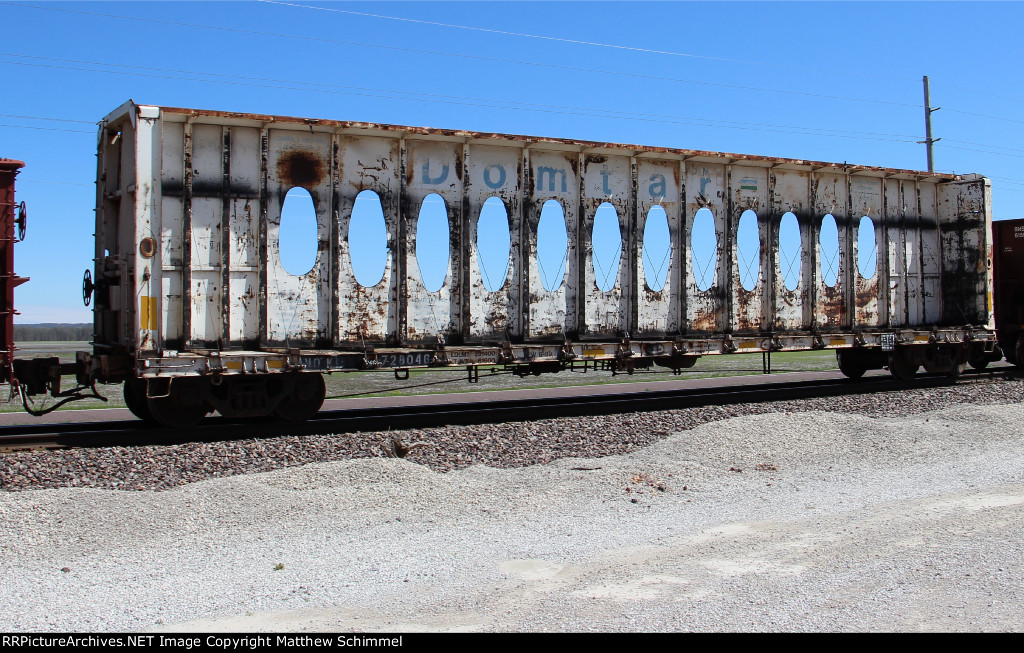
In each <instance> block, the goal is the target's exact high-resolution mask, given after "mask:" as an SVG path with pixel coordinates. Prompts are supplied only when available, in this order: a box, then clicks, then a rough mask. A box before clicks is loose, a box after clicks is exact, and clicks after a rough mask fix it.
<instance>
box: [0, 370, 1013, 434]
mask: <svg viewBox="0 0 1024 653" xmlns="http://www.w3.org/2000/svg"><path fill="white" fill-rule="evenodd" d="M1019 374H1020V371H1019V370H1017V369H1016V368H1012V367H1008V366H1000V367H995V368H993V369H987V370H983V371H977V370H969V371H968V372H966V373H965V374H964V375H963V376H961V377H960V379H959V380H958V381H957V383H971V382H977V381H979V380H983V379H989V378H1003V377H1006V376H1011V377H1017V376H1019ZM951 384H952V382H951V381H950V380H949V379H947V378H946V377H944V376H942V375H925V376H919V377H917V378H915V379H913V380H911V381H899V380H896V379H893V378H892V377H889V376H888V375H885V376H876V377H866V378H864V379H860V380H858V381H850V380H849V379H845V378H837V379H825V380H814V381H782V382H777V383H766V384H758V385H736V386H731V385H726V386H717V387H712V388H701V389H693V388H689V389H687V388H682V389H679V388H676V389H671V390H656V391H644V392H637V391H632V392H621V393H617V394H593V395H578V396H573V397H568V398H567V397H547V398H545V397H541V398H537V397H532V398H528V399H502V400H498V401H488V402H481V401H472V402H467V401H458V400H457V399H456V400H453V401H452V402H450V403H445V404H433V405H415V406H388V407H374V408H347V409H344V410H324V411H321V412H320V413H318V414H317V415H316V416H315V417H314V418H313V419H310V420H309V421H307V422H300V423H289V422H268V421H266V420H265V419H254V420H237V419H236V420H228V419H225V418H223V417H210V418H207V419H206V420H205V421H204V422H203V423H202V424H200V425H199V426H196V427H192V428H191V429H188V430H185V431H175V430H171V429H165V428H153V427H151V426H149V425H147V424H145V423H143V422H141V421H135V420H127V421H126V420H118V421H107V422H84V423H83V422H79V423H68V424H22V425H10V426H4V427H0V453H8V452H12V451H25V450H33V449H64V448H72V447H76V448H83V447H109V446H141V445H171V444H180V443H184V442H216V441H223V440H233V439H243V438H261V437H273V436H283V435H312V434H324V433H355V432H360V431H367V432H372V431H386V430H389V429H390V430H392V431H401V430H404V429H411V428H427V427H435V426H444V425H473V424H486V423H500V422H515V421H524V420H538V419H552V418H558V417H576V416H585V415H590V416H592V415H613V414H619V413H628V412H650V411H658V410H673V409H680V408H691V407H696V406H715V405H729V404H742V403H754V402H771V401H793V400H799V399H810V398H820V397H830V396H841V395H854V394H867V393H879V392H896V391H901V390H920V389H926V388H934V387H941V386H948V385H951Z"/></svg>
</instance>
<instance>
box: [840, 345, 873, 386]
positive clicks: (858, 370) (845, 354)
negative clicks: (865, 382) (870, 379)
mask: <svg viewBox="0 0 1024 653" xmlns="http://www.w3.org/2000/svg"><path fill="white" fill-rule="evenodd" d="M836 362H837V363H839V371H840V372H842V373H843V375H845V376H846V377H847V378H850V379H859V378H860V377H862V376H864V372H867V371H868V366H867V365H866V364H865V363H864V357H863V356H860V355H859V352H854V351H851V350H848V349H837V350H836Z"/></svg>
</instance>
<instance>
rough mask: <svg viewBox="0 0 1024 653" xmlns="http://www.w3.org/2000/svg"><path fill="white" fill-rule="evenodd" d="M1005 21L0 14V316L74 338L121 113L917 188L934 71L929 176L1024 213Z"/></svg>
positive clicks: (133, 10)
mask: <svg viewBox="0 0 1024 653" xmlns="http://www.w3.org/2000/svg"><path fill="white" fill-rule="evenodd" d="M371 14H372V15H371ZM1022 19H1024V5H1022V4H1020V3H1014V2H1006V3H956V2H949V3H945V2H944V3H929V2H919V3H824V2H822V3H818V2H806V3H772V2H756V3H743V2H735V3H732V2H726V3H700V2H661V3H643V2H567V3H551V2H545V3H540V2H527V3H500V2H486V3H484V2H450V3H418V2H378V3H365V2H362V3H360V2H333V3H313V2H309V3H306V2H301V3H290V4H286V3H269V2H229V3H212V2H210V3H207V2H185V3H181V2H150V3H134V2H116V3H104V2H81V3H77V2H66V3H44V2H25V3H17V2H15V3H7V2H0V25H3V27H4V33H5V39H4V45H2V46H0V52H2V54H0V75H2V77H0V78H2V79H3V81H4V88H5V92H4V101H3V105H2V108H0V156H4V157H8V158H15V159H21V160H24V161H25V162H26V163H27V166H26V168H25V170H24V171H23V172H22V174H21V176H20V177H19V179H18V195H19V199H23V200H25V201H26V202H27V203H28V205H29V208H30V219H29V232H28V239H27V240H26V241H25V242H24V243H20V244H19V245H18V249H17V254H16V256H17V259H16V260H17V271H18V273H19V274H21V275H22V276H29V277H31V278H32V281H31V282H29V283H28V284H26V285H23V286H21V287H19V288H18V290H17V291H16V293H17V294H16V300H17V305H18V307H19V309H20V310H21V312H22V315H21V316H19V317H18V321H19V322H26V323H27V322H45V321H90V320H91V313H90V312H89V311H88V310H87V309H85V308H84V307H83V306H82V302H81V290H80V287H81V277H82V272H83V271H84V270H85V269H86V268H87V267H89V268H91V267H92V261H91V259H92V256H93V252H92V233H93V208H94V196H93V185H92V182H93V179H94V177H95V157H94V152H95V123H96V121H98V120H99V119H100V118H102V117H103V116H104V115H106V114H107V113H108V112H109V111H111V110H112V109H114V108H115V107H117V106H118V105H120V104H121V103H122V102H124V101H125V100H127V99H128V98H132V99H134V100H135V101H137V102H140V103H147V104H162V105H170V106H183V107H195V108H204V109H220V110H229V111H242V112H256V113H269V114H282V115H296V116H308V117H318V118H331V119H339V120H366V121H373V122H385V123H395V124H407V125H416V126H431V127H445V128H458V129H469V130H479V131H488V132H506V133H518V134H533V135H542V136H555V137H564V138H579V139H586V140H595V141H612V142H622V143H638V144H645V145H657V146H666V147H680V148H693V149H706V150H718V151H728V152H741V153H750V154H761V155H769V156H781V157H793V158H806V159H814V160H822V161H849V162H851V163H858V164H867V165H878V166H888V167H895V168H911V169H924V168H925V167H926V159H925V149H924V146H923V145H919V144H917V142H916V141H919V140H922V139H923V138H924V120H923V113H924V112H923V108H922V86H921V77H922V75H929V76H930V79H931V94H932V105H933V106H936V107H941V109H940V110H939V111H937V112H935V113H934V115H933V130H934V136H935V137H939V138H941V139H942V140H941V141H940V142H939V143H937V144H936V146H935V168H936V169H937V170H940V171H946V172H958V173H966V172H978V173H982V174H985V175H987V176H989V177H990V178H991V179H992V185H993V209H994V210H993V213H994V215H995V217H996V218H997V219H1007V218H1020V217H1024V171H1022V170H1021V163H1022V161H1024V136H1022V130H1021V127H1022V126H1024V117H1022V113H1021V111H1020V109H1021V107H1022V103H1024V91H1021V89H1020V86H1021V78H1022V75H1021V73H1020V61H1021V58H1022V57H1021V55H1022V47H1021V45H1020V39H1019V29H1020V25H1021V24H1022V22H1024V21H1022ZM469 28H473V29H469ZM290 201H291V200H290ZM612 249H614V247H612Z"/></svg>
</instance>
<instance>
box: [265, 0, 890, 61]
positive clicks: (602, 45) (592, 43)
mask: <svg viewBox="0 0 1024 653" xmlns="http://www.w3.org/2000/svg"><path fill="white" fill-rule="evenodd" d="M255 1H256V2H262V3H263V4H270V5H281V6H284V7H295V8H301V9H312V10H315V11H326V12H331V13H337V14H348V15H350V16H363V17H366V18H380V19H384V20H394V21H400V22H404V23H415V24H419V25H431V26H434V27H447V28H451V29H461V30H469V31H473V32H482V33H485V34H498V35H501V36H516V37H521V38H529V39H538V40H542V41H555V42H559V43H569V44H571V45H587V46H594V47H600V48H611V49H614V50H626V51H630V52H641V53H645V54H659V55H666V56H671V57H686V58H692V59H706V60H709V61H720V62H723V63H735V64H742V65H744V66H766V67H770V68H786V69H790V70H804V71H810V72H830V73H833V74H834V73H835V71H822V70H820V69H815V68H802V67H798V66H786V65H783V64H774V63H768V62H764V61H747V60H743V59H728V58H725V57H712V56H708V55H703V54H692V53H689V52H674V51H671V50H654V49H651V48H640V47H636V46H631V45H618V44H614V43H599V42H597V41H585V40H582V39H570V38H565V37H560V36H546V35H543V34H527V33H525V32H510V31H506V30H499V29H493V28H489V27H474V26H471V25H455V24H452V23H442V22H438V21H432V20H422V19H418V18H404V17H400V16H384V15H382V14H370V13H366V12H361V11H352V10H349V9H338V8H336V7H316V6H313V5H303V4H297V3H293V2H280V1H279V0H255ZM847 74H852V75H856V76H859V77H873V78H881V79H892V80H898V81H910V80H909V79H908V78H904V77H887V76H884V75H865V74H863V73H847Z"/></svg>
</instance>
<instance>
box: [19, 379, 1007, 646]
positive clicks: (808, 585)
mask: <svg viewBox="0 0 1024 653" xmlns="http://www.w3.org/2000/svg"><path fill="white" fill-rule="evenodd" d="M1022 398H1024V387H1022V383H1021V382H1020V381H1015V380H997V379H993V380H989V381H975V382H972V383H964V384H960V385H957V386H952V387H944V388H939V389H922V390H915V391H911V392H902V393H899V394H889V395H870V396H865V397H841V398H828V399H818V400H812V401H801V402H793V403H792V404H790V403H765V404H747V405H735V406H727V407H706V408H699V409H687V410H679V411H668V412H660V413H640V414H629V415H620V416H609V417H593V418H572V419H561V420H543V421H537V422H527V423H519V424H502V425H484V426H474V427H448V428H437V429H423V430H421V431H416V432H408V431H406V432H402V433H401V434H400V435H401V437H402V439H403V440H404V441H406V442H407V443H411V442H415V441H422V442H427V443H429V444H430V446H428V447H423V448H420V449H417V450H416V451H415V452H414V453H412V454H410V456H409V458H408V459H406V460H401V459H393V458H384V457H382V456H383V451H382V449H383V445H384V444H385V443H386V442H387V441H388V440H389V438H390V437H391V435H393V434H387V433H373V434H360V435H351V436H307V437H302V438H272V439H266V440H260V441H240V442H222V443H212V444H188V445H176V446H171V447H134V448H133V447H120V448H112V449H101V450H80V451H58V452H35V453H20V454H12V455H8V456H4V457H2V458H0V484H2V487H3V489H4V490H6V491H4V492H0V523H3V524H4V528H3V529H2V532H0V551H2V553H3V559H4V565H3V567H2V568H0V605H3V606H4V607H5V610H3V611H2V612H0V631H47V630H56V631H65V630H73V631H108V630H153V629H156V630H179V629H182V630H226V631H235V630H246V631H248V630H340V631H357V632H372V631H378V630H383V631H394V630H446V631H447V630H674V629H686V630H693V629H695V630H877V629H883V630H1013V631H1017V630H1024V617H1022V616H1021V612H1020V610H1019V606H1020V605H1021V599H1024V596H1022V595H1024V589H1022V586H1021V583H1020V579H1021V578H1022V572H1024V538H1022V537H1021V536H1022V535H1024V448H1022V447H1021V439H1022V438H1021V430H1022V429H1021V424H1024V407H1022V403H1021V401H1022ZM480 463H483V464H480ZM269 470H275V471H269ZM263 471H268V473H253V472H263ZM111 489H116V490H118V491H111ZM126 490H132V491H126Z"/></svg>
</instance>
